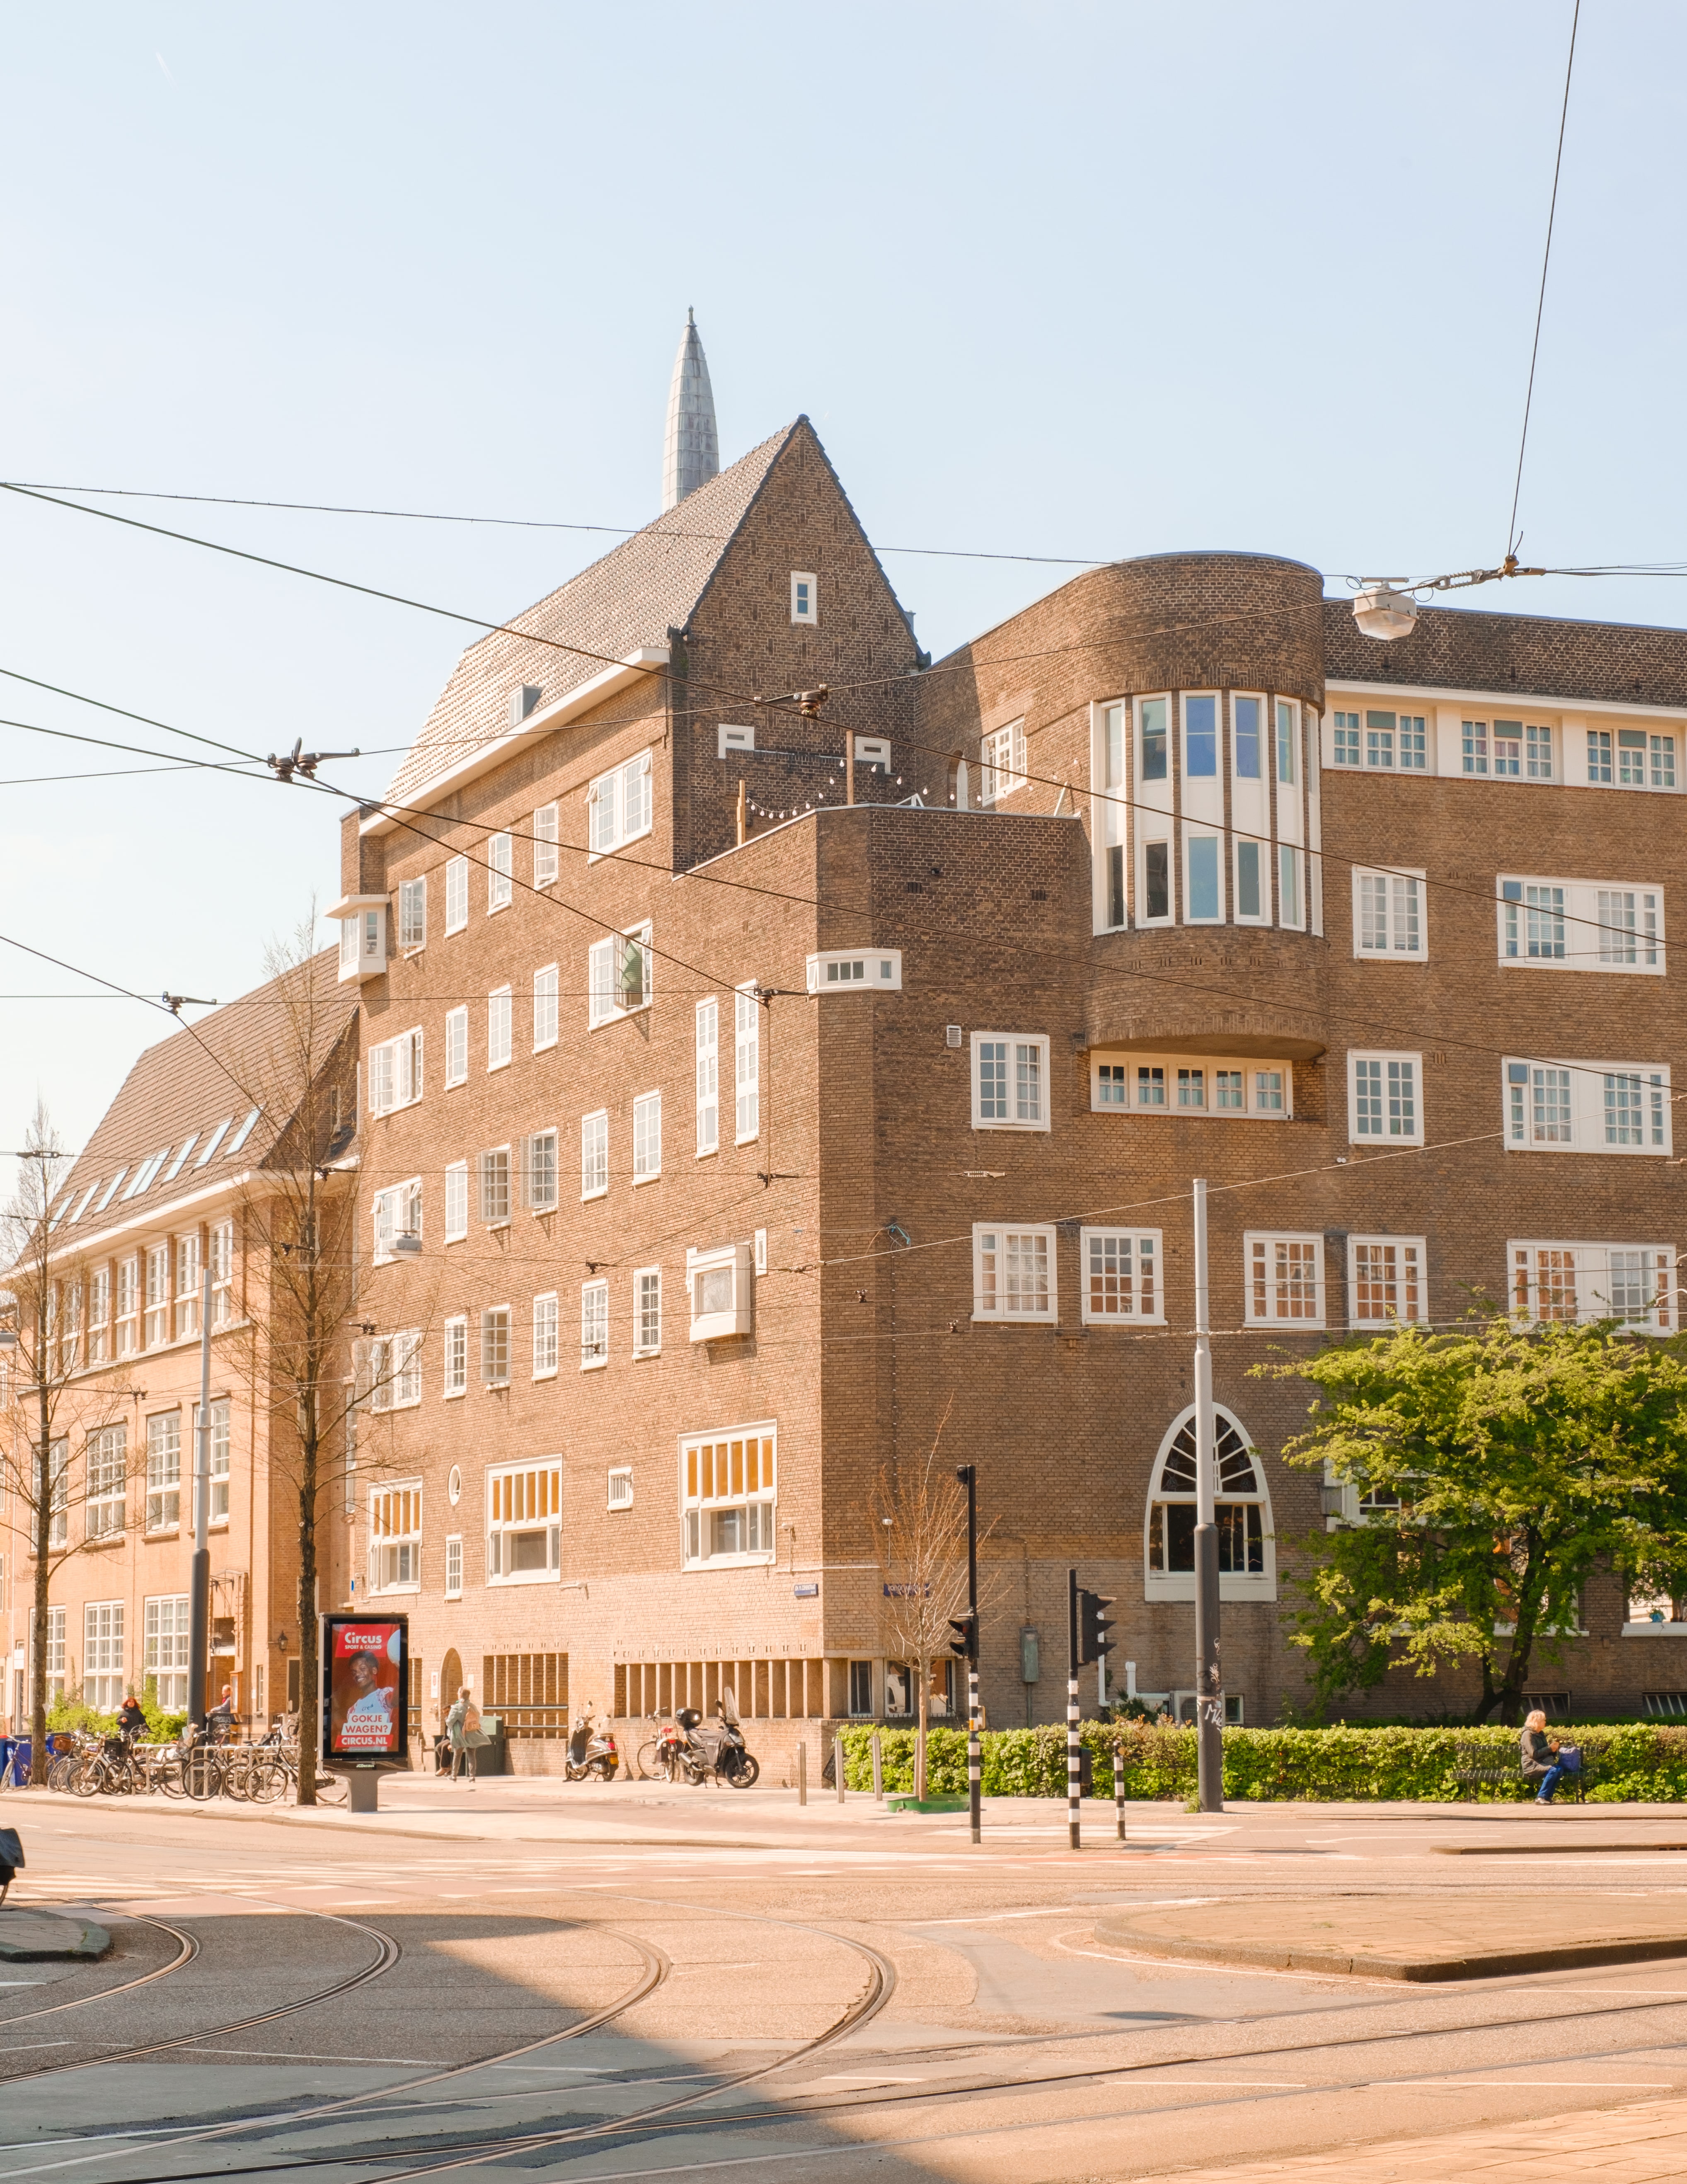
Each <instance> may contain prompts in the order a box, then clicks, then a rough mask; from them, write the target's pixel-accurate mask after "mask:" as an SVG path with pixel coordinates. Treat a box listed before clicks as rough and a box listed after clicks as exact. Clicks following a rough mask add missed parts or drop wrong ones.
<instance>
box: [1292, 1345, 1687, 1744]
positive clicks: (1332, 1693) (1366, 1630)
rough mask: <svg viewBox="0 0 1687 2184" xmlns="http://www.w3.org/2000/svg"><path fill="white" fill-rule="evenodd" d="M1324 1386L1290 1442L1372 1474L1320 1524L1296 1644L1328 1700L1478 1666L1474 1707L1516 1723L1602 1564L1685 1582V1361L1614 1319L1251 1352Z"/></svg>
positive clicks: (1296, 1453) (1358, 1475)
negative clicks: (1283, 1358)
mask: <svg viewBox="0 0 1687 2184" xmlns="http://www.w3.org/2000/svg"><path fill="white" fill-rule="evenodd" d="M1255 1370H1256V1373H1259V1374H1260V1375H1261V1376H1262V1377H1266V1378H1271V1379H1305V1380H1310V1381H1311V1382H1312V1384H1313V1385H1314V1386H1315V1387H1316V1388H1317V1389H1318V1390H1319V1391H1320V1392H1319V1395H1318V1397H1317V1401H1315V1402H1314V1404H1313V1406H1312V1410H1311V1419H1312V1423H1311V1427H1310V1428H1309V1429H1308V1430H1307V1431H1306V1433H1304V1434H1303V1435H1300V1437H1299V1438H1298V1439H1297V1440H1294V1441H1292V1442H1290V1443H1289V1446H1288V1447H1287V1448H1285V1450H1284V1451H1283V1454H1284V1457H1285V1458H1286V1459H1287V1460H1288V1461H1289V1463H1295V1464H1300V1465H1302V1466H1305V1467H1307V1468H1322V1467H1323V1466H1325V1465H1328V1469H1329V1473H1330V1474H1331V1475H1333V1477H1334V1478H1335V1479H1339V1480H1340V1481H1341V1482H1343V1483H1344V1484H1345V1485H1351V1486H1353V1487H1355V1488H1356V1489H1357V1490H1358V1492H1359V1495H1360V1497H1361V1511H1362V1517H1361V1522H1360V1523H1359V1524H1353V1525H1343V1526H1341V1527H1340V1528H1339V1529H1336V1530H1334V1531H1333V1532H1329V1533H1320V1534H1316V1535H1314V1536H1313V1538H1312V1539H1311V1541H1309V1542H1308V1543H1307V1545H1308V1547H1309V1550H1310V1552H1311V1557H1312V1567H1311V1570H1310V1572H1309V1573H1308V1574H1306V1576H1305V1577H1303V1578H1301V1579H1300V1580H1299V1581H1298V1582H1299V1584H1300V1590H1301V1591H1302V1592H1303V1593H1304V1595H1305V1596H1306V1603H1307V1604H1306V1607H1305V1608H1304V1609H1303V1610H1302V1611H1301V1612H1300V1614H1299V1615H1298V1616H1297V1619H1296V1620H1297V1622H1298V1624H1299V1625H1300V1628H1299V1630H1298V1631H1297V1633H1296V1635H1295V1637H1294V1643H1295V1644H1296V1645H1299V1646H1305V1647H1306V1649H1307V1651H1308V1652H1309V1653H1310V1655H1311V1666H1312V1673H1313V1683H1314V1686H1315V1689H1316V1691H1317V1695H1318V1697H1319V1698H1320V1700H1321V1701H1322V1703H1323V1704H1324V1705H1326V1706H1328V1705H1329V1704H1331V1703H1333V1702H1335V1701H1337V1700H1339V1698H1340V1697H1342V1695H1343V1694H1344V1693H1345V1692H1347V1691H1354V1690H1366V1689H1368V1688H1371V1687H1372V1686H1374V1685H1377V1684H1378V1683H1379V1682H1380V1681H1381V1680H1382V1679H1383V1677H1384V1675H1385V1674H1387V1672H1388V1670H1389V1669H1390V1668H1392V1667H1396V1666H1404V1665H1406V1664H1410V1666H1411V1667H1412V1668H1413V1669H1415V1670H1416V1672H1417V1674H1418V1675H1420V1676H1433V1675H1434V1674H1437V1673H1438V1672H1439V1671H1440V1670H1442V1669H1451V1668H1455V1667H1457V1666H1462V1665H1464V1664H1467V1663H1469V1664H1473V1665H1474V1667H1475V1669H1476V1670H1477V1672H1478V1675H1479V1677H1480V1691H1479V1694H1478V1698H1477V1701H1476V1703H1475V1706H1474V1707H1473V1710H1472V1713H1471V1719H1473V1720H1474V1721H1484V1720H1486V1719H1488V1717H1489V1715H1491V1714H1493V1713H1495V1711H1496V1709H1497V1711H1498V1713H1499V1716H1500V1719H1501V1720H1502V1721H1506V1722H1515V1721H1516V1720H1517V1719H1518V1717H1519V1714H1520V1712H1521V1702H1522V1698H1523V1692H1524V1691H1525V1690H1526V1689H1527V1688H1528V1683H1529V1680H1530V1677H1531V1674H1532V1673H1533V1671H1534V1666H1535V1661H1536V1656H1537V1653H1538V1652H1539V1653H1543V1654H1545V1656H1546V1657H1547V1658H1556V1654H1557V1653H1558V1652H1559V1650H1560V1648H1561V1646H1562V1638H1563V1637H1564V1636H1566V1635H1569V1634H1570V1633H1571V1632H1573V1630H1574V1628H1575V1626H1576V1624H1577V1621H1578V1596H1579V1595H1580V1592H1581V1590H1582V1587H1583V1586H1584V1584H1585V1583H1586V1582H1587V1580H1588V1578H1589V1577H1590V1574H1592V1572H1593V1570H1594V1568H1595V1565H1597V1564H1599V1563H1602V1562H1609V1563H1614V1564H1615V1565H1616V1566H1617V1568H1618V1569H1619V1570H1621V1571H1622V1572H1623V1574H1624V1576H1625V1578H1626V1579H1627V1580H1629V1582H1630V1583H1634V1584H1640V1585H1651V1586H1653V1587H1655V1588H1656V1590H1658V1591H1679V1589H1680V1574H1681V1572H1682V1571H1683V1569H1684V1568H1687V1400H1684V1399H1687V1364H1684V1362H1682V1360H1681V1359H1680V1358H1679V1357H1677V1356H1675V1355H1674V1354H1673V1351H1671V1350H1669V1349H1666V1348H1664V1347H1662V1346H1660V1345H1659V1344H1657V1343H1656V1341H1651V1340H1646V1339H1645V1338H1644V1337H1641V1336H1639V1335H1636V1334H1633V1333H1631V1332H1629V1331H1627V1330H1625V1329H1624V1328H1623V1326H1622V1324H1621V1323H1618V1322H1616V1321H1611V1320H1605V1321H1601V1322H1598V1323H1595V1324H1592V1325H1589V1326H1573V1325H1567V1324H1563V1323H1553V1324H1548V1325H1545V1326H1530V1327H1524V1326H1520V1325H1518V1324H1517V1323H1516V1322H1514V1321H1512V1320H1511V1319H1508V1318H1503V1317H1499V1316H1495V1318H1491V1319H1489V1321H1487V1322H1486V1323H1485V1324H1484V1325H1483V1326H1481V1327H1479V1328H1478V1329H1476V1330H1475V1331H1467V1332H1461V1333H1455V1334H1434V1333H1429V1332H1426V1331H1423V1330H1422V1329H1417V1328H1414V1327H1401V1328H1397V1329H1395V1331H1394V1332H1393V1333H1392V1334H1385V1335H1378V1336H1376V1337H1374V1338H1372V1339H1371V1340H1363V1341H1358V1342H1350V1343H1343V1344H1339V1345H1336V1346H1332V1347H1331V1348H1330V1349H1328V1350H1326V1351H1323V1352H1322V1355H1320V1356H1319V1357H1315V1358H1313V1359H1311V1361H1310V1362H1298V1363H1295V1364H1293V1365H1262V1366H1257V1367H1256V1368H1255Z"/></svg>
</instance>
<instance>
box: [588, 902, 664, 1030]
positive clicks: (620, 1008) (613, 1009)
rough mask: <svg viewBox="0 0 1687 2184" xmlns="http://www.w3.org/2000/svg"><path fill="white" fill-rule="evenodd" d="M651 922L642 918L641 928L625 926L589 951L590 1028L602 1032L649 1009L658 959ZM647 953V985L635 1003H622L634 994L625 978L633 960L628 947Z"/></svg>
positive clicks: (645, 972) (596, 942)
mask: <svg viewBox="0 0 1687 2184" xmlns="http://www.w3.org/2000/svg"><path fill="white" fill-rule="evenodd" d="M651 931H652V927H651V922H650V920H649V918H648V917H646V918H641V919H640V920H639V922H638V923H637V925H628V926H624V927H623V928H621V931H620V932H619V933H609V934H607V935H606V936H605V937H604V939H602V940H594V941H593V943H592V944H591V946H590V948H588V949H587V951H586V987H587V996H586V1028H587V1030H588V1031H601V1030H602V1029H603V1028H604V1025H605V1024H612V1023H620V1022H623V1021H624V1020H625V1019H626V1017H632V1016H637V1014H638V1012H639V1011H640V1010H641V1009H648V1008H649V1006H650V1001H651V991H652V986H653V983H654V973H655V965H656V958H655V952H654V949H653V947H652V945H651ZM629 943H632V944H635V945H637V947H638V948H640V949H641V950H643V966H642V975H643V987H642V989H639V996H638V999H637V1000H635V1001H626V1002H624V1001H623V1000H622V998H621V996H622V995H624V994H626V993H627V992H629V991H631V990H632V989H630V988H628V987H626V986H625V985H624V984H623V983H621V981H622V976H623V973H624V971H625V968H626V961H627V959H628V956H629V952H630V951H629V949H628V944H629Z"/></svg>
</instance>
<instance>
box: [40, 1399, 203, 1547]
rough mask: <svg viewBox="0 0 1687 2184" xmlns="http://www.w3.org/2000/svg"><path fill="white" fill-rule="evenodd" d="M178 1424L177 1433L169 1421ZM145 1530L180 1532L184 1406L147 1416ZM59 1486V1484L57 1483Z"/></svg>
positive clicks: (154, 1533) (150, 1532)
mask: <svg viewBox="0 0 1687 2184" xmlns="http://www.w3.org/2000/svg"><path fill="white" fill-rule="evenodd" d="M172 1420H174V1421H175V1431H174V1433H172V1432H171V1431H170V1422H171V1421H172ZM146 1435H147V1457H146V1461H147V1507H146V1529H147V1531H148V1533H149V1534H152V1535H159V1534H160V1533H165V1532H179V1531H180V1530H181V1406H180V1404H178V1405H176V1406H175V1408H174V1409H171V1410H167V1411H153V1412H149V1413H148V1418H147V1424H146ZM54 1485H55V1486H56V1485H57V1481H56V1480H55V1481H54Z"/></svg>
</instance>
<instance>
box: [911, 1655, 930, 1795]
mask: <svg viewBox="0 0 1687 2184" xmlns="http://www.w3.org/2000/svg"><path fill="white" fill-rule="evenodd" d="M914 1673H915V1674H916V1676H917V1677H918V1678H919V1679H920V1720H919V1727H918V1728H917V1729H916V1730H915V1731H914V1795H915V1796H916V1797H918V1798H919V1799H920V1800H921V1802H924V1799H925V1795H926V1708H927V1703H928V1701H929V1697H930V1694H929V1692H928V1691H927V1685H928V1684H929V1683H930V1681H931V1673H932V1670H931V1663H930V1662H929V1661H927V1660H924V1659H921V1660H918V1661H916V1663H914Z"/></svg>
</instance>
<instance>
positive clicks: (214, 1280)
mask: <svg viewBox="0 0 1687 2184" xmlns="http://www.w3.org/2000/svg"><path fill="white" fill-rule="evenodd" d="M205 1242H206V1245H207V1247H208V1251H209V1258H210V1262H211V1324H212V1326H213V1327H227V1326H229V1325H231V1323H232V1322H233V1319H234V1314H235V1296H234V1223H233V1220H232V1219H229V1220H226V1221H214V1222H212V1223H211V1224H210V1226H209V1229H207V1230H206V1232H205Z"/></svg>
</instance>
